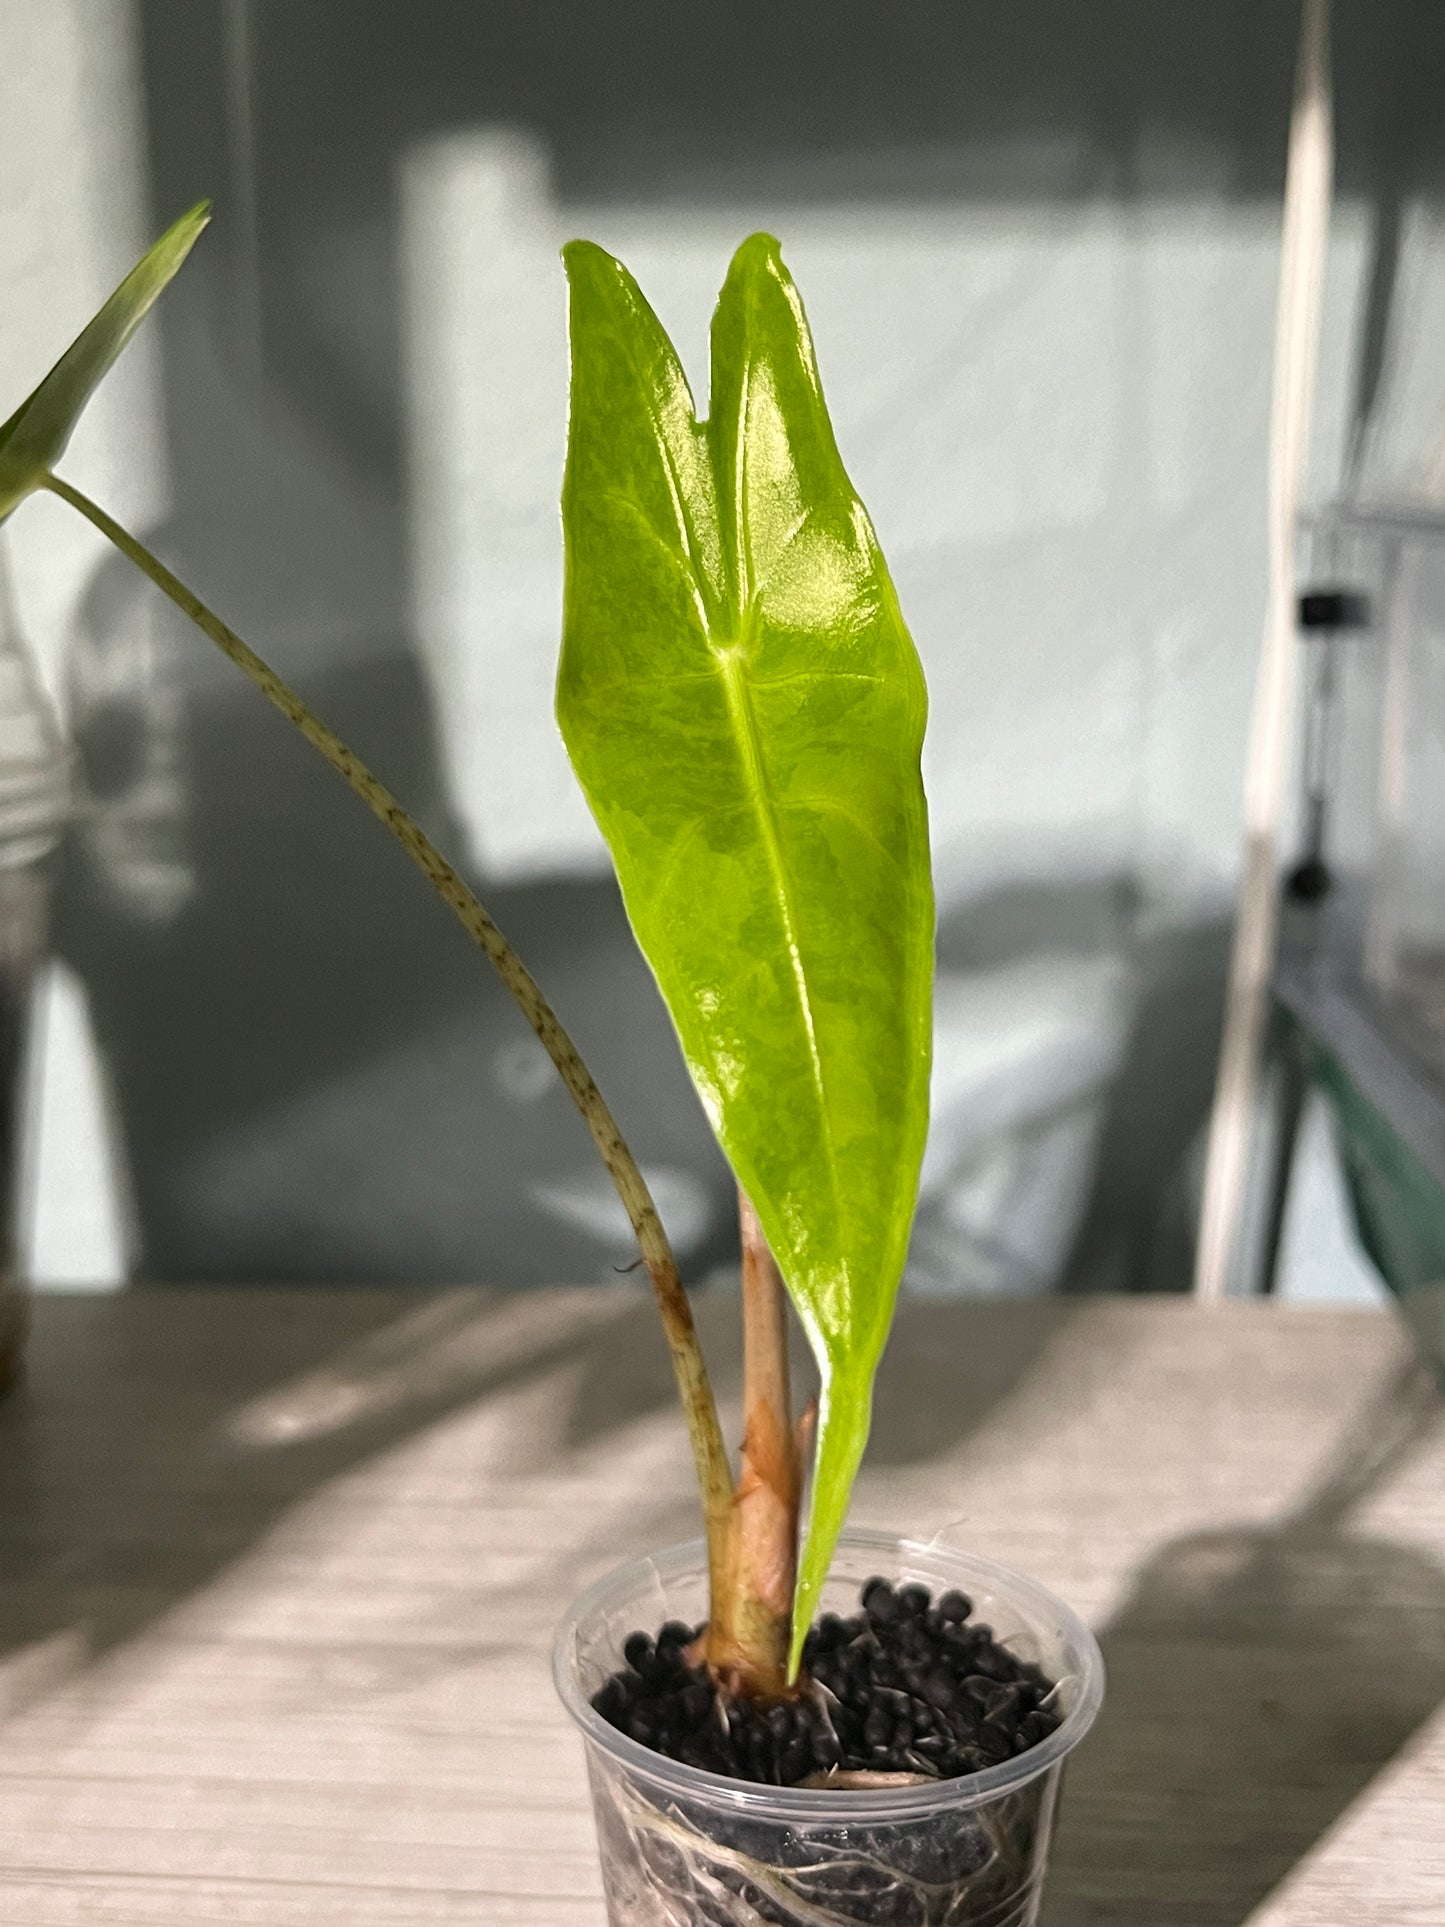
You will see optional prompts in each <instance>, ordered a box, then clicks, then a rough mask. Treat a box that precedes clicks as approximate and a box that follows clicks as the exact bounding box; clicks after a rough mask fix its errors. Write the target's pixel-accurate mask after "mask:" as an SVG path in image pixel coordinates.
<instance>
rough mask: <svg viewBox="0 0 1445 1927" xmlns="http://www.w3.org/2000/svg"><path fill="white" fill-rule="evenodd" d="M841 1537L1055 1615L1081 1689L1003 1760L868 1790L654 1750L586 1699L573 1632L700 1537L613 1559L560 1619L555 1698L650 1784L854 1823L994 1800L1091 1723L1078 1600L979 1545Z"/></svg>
mask: <svg viewBox="0 0 1445 1927" xmlns="http://www.w3.org/2000/svg"><path fill="white" fill-rule="evenodd" d="M839 1545H840V1547H848V1548H852V1549H856V1550H858V1551H867V1552H871V1553H875V1554H877V1555H878V1561H879V1565H880V1569H882V1568H883V1562H884V1561H885V1560H887V1559H893V1560H897V1561H899V1562H900V1563H903V1564H906V1563H907V1562H908V1561H909V1560H910V1559H912V1560H920V1561H921V1560H928V1561H931V1562H938V1563H941V1564H944V1565H947V1566H948V1567H950V1568H951V1569H952V1576H953V1577H956V1578H957V1580H958V1581H959V1583H960V1584H966V1582H967V1580H968V1579H970V1578H971V1579H972V1580H973V1582H974V1584H975V1587H977V1586H979V1585H980V1584H982V1585H984V1586H987V1587H988V1588H989V1589H990V1590H992V1591H993V1592H994V1593H996V1594H998V1595H999V1596H1000V1597H1004V1598H1007V1599H1009V1601H1010V1602H1011V1603H1013V1604H1016V1605H1018V1606H1019V1607H1020V1608H1021V1609H1022V1610H1023V1611H1024V1612H1025V1613H1028V1614H1029V1615H1030V1616H1032V1617H1037V1618H1039V1619H1042V1620H1046V1621H1052V1622H1053V1623H1054V1624H1055V1625H1056V1626H1057V1627H1058V1629H1059V1631H1060V1632H1061V1634H1062V1635H1063V1638H1064V1639H1065V1641H1066V1642H1067V1643H1068V1645H1069V1646H1070V1647H1072V1649H1073V1651H1074V1653H1075V1655H1076V1659H1077V1677H1078V1679H1079V1690H1078V1694H1077V1697H1076V1698H1075V1701H1074V1704H1073V1706H1072V1707H1071V1708H1070V1710H1069V1712H1068V1713H1067V1715H1066V1716H1065V1718H1064V1719H1063V1721H1062V1722H1061V1723H1060V1724H1059V1725H1058V1726H1057V1727H1056V1728H1055V1729H1054V1731H1053V1732H1052V1733H1050V1734H1049V1735H1048V1736H1047V1737H1046V1738H1044V1739H1042V1740H1040V1741H1039V1742H1038V1743H1037V1744H1036V1745H1034V1746H1031V1747H1030V1748H1029V1750H1028V1751H1027V1752H1026V1753H1021V1754H1018V1755H1016V1756H1015V1757H1014V1758H1013V1759H1010V1760H1004V1761H1002V1762H1001V1763H1000V1764H999V1765H997V1766H990V1767H984V1768H983V1769H982V1770H981V1771H980V1772H978V1773H963V1774H959V1775H957V1776H956V1777H955V1778H953V1779H949V1780H936V1781H930V1782H929V1783H928V1785H926V1786H909V1787H870V1788H868V1789H866V1790H864V1789H828V1788H822V1787H818V1788H812V1787H809V1788H800V1787H762V1786H759V1785H757V1783H756V1782H755V1781H751V1780H734V1779H731V1778H728V1777H727V1776H725V1775H723V1774H720V1773H706V1772H703V1771H702V1770H701V1769H700V1768H698V1767H692V1766H687V1765H685V1764H684V1763H683V1762H682V1761H681V1760H671V1759H668V1758H667V1756H666V1755H665V1754H661V1753H654V1752H653V1751H652V1750H651V1748H650V1747H645V1746H642V1745H640V1744H639V1742H638V1741H636V1740H634V1739H632V1738H631V1737H630V1736H629V1735H628V1734H626V1733H623V1732H620V1731H619V1730H618V1728H617V1727H615V1726H611V1725H609V1724H608V1722H607V1721H606V1720H604V1719H603V1718H602V1715H601V1714H600V1713H598V1712H596V1711H595V1710H594V1708H593V1707H592V1706H591V1705H590V1703H589V1702H588V1700H587V1698H586V1696H585V1694H584V1693H583V1692H582V1690H581V1687H580V1685H579V1683H578V1680H577V1675H576V1668H575V1666H574V1665H573V1655H574V1653H575V1648H576V1635H577V1631H578V1628H579V1627H580V1626H582V1625H583V1624H584V1623H585V1622H586V1621H587V1620H588V1619H589V1618H591V1617H592V1616H593V1615H594V1614H595V1613H597V1612H599V1611H601V1610H602V1609H603V1608H605V1607H606V1606H607V1605H608V1604H609V1603H610V1602H612V1601H614V1600H616V1601H618V1602H620V1601H622V1600H625V1599H626V1598H627V1596H628V1594H629V1592H631V1591H641V1590H642V1589H643V1587H644V1586H645V1585H646V1584H647V1582H648V1581H649V1580H652V1579H656V1580H659V1581H661V1582H662V1583H663V1584H664V1585H665V1584H666V1583H667V1581H668V1580H669V1579H676V1578H679V1577H681V1576H682V1574H683V1573H685V1572H689V1571H697V1570H699V1569H700V1568H701V1567H702V1566H703V1565H704V1564H705V1561H706V1547H705V1544H704V1542H703V1541H702V1540H701V1539H689V1540H687V1541H685V1542H684V1543H683V1544H681V1545H674V1546H668V1547H666V1548H665V1549H664V1550H662V1551H661V1552H656V1553H651V1554H644V1555H643V1556H642V1557H641V1558H638V1559H629V1560H628V1561H626V1563H625V1564H623V1565H621V1566H615V1567H614V1568H613V1569H612V1571H611V1572H609V1573H606V1574H604V1576H603V1577H602V1578H601V1579H599V1580H597V1581H596V1582H595V1583H594V1584H593V1585H591V1586H589V1587H588V1588H587V1590H586V1591H585V1592H583V1593H582V1594H580V1595H579V1597H578V1598H577V1599H576V1600H574V1601H573V1603H572V1606H571V1607H570V1609H569V1610H568V1612H567V1613H566V1615H565V1617H564V1618H563V1620H562V1622H561V1624H560V1625H559V1626H558V1628H557V1633H556V1637H555V1639H554V1641H553V1646H552V1678H553V1681H554V1683H555V1685H556V1688H557V1693H558V1697H559V1698H560V1699H561V1701H562V1704H563V1706H564V1707H565V1708H566V1709H567V1712H568V1713H569V1714H570V1716H571V1718H572V1719H573V1721H574V1722H575V1723H576V1725H577V1726H578V1727H579V1728H580V1730H581V1732H582V1734H583V1736H584V1738H585V1739H586V1740H587V1741H588V1742H589V1743H590V1744H591V1745H593V1746H596V1747H597V1748H598V1749H599V1750H600V1751H601V1752H603V1753H606V1754H609V1755H611V1756H612V1757H613V1758H614V1759H615V1760H617V1761H619V1762H620V1763H622V1764H624V1765H625V1766H626V1767H627V1769H628V1771H629V1772H630V1773H633V1774H636V1775H640V1776H642V1777H644V1778H646V1779H648V1780H650V1781H651V1782H652V1783H653V1785H654V1786H658V1787H662V1788H664V1789H665V1790H666V1791H667V1792H669V1793H671V1794H673V1795H675V1796H677V1797H680V1798H684V1799H688V1798H690V1799H693V1800H707V1801H711V1802H712V1803H713V1804H714V1805H717V1804H724V1805H727V1806H729V1807H731V1808H732V1809H733V1810H735V1811H739V1812H746V1813H749V1814H752V1815H754V1816H755V1817H757V1818H759V1819H770V1820H778V1821H783V1822H787V1821H799V1822H802V1821H806V1822H808V1823H810V1824H812V1825H816V1824H818V1823H819V1822H820V1821H824V1820H826V1819H827V1818H828V1817H829V1816H831V1817H832V1818H833V1819H835V1820H838V1821H842V1822H844V1823H846V1824H850V1825H856V1824H862V1823H864V1822H865V1821H866V1822H869V1823H875V1822H879V1821H895V1822H896V1821H900V1820H905V1819H910V1818H913V1819H919V1818H923V1817H924V1816H926V1815H928V1814H931V1813H935V1812H938V1811H939V1810H941V1809H944V1808H947V1809H949V1810H953V1811H963V1810H967V1809H970V1808H975V1807H982V1806H989V1805H992V1804H993V1802H994V1801H996V1800H999V1799H1001V1798H1003V1797H1004V1795H1006V1794H1009V1793H1016V1792H1017V1791H1018V1790H1019V1789H1020V1788H1021V1787H1024V1786H1027V1785H1028V1784H1029V1782H1030V1781H1032V1780H1036V1779H1038V1778H1039V1777H1040V1775H1041V1774H1044V1773H1047V1772H1048V1771H1049V1769H1050V1768H1051V1767H1053V1766H1054V1765H1056V1764H1057V1763H1058V1762H1059V1761H1061V1760H1062V1759H1063V1758H1064V1756H1065V1755H1066V1754H1068V1753H1070V1752H1072V1751H1073V1749H1074V1747H1076V1746H1077V1745H1078V1743H1079V1741H1080V1740H1082V1739H1083V1737H1084V1735H1085V1734H1086V1733H1087V1732H1088V1730H1089V1728H1090V1727H1091V1726H1092V1725H1093V1723H1094V1720H1095V1717H1096V1716H1097V1714H1098V1711H1099V1707H1100V1704H1101V1703H1102V1701H1103V1697H1104V1656H1103V1654H1102V1653H1101V1652H1100V1651H1099V1643H1098V1641H1097V1640H1096V1639H1095V1638H1094V1635H1093V1634H1092V1633H1091V1632H1090V1630H1089V1628H1088V1627H1087V1626H1086V1625H1085V1624H1084V1622H1083V1620H1082V1619H1080V1618H1079V1616H1078V1614H1077V1613H1076V1612H1075V1611H1074V1610H1073V1608H1072V1607H1070V1606H1067V1605H1065V1604H1064V1602H1063V1600H1061V1599H1059V1598H1058V1597H1057V1596H1056V1595H1055V1594H1054V1593H1051V1592H1050V1591H1049V1590H1048V1588H1047V1587H1046V1586H1041V1585H1040V1584H1039V1583H1038V1581H1037V1580H1035V1579H1031V1578H1030V1577H1029V1576H1028V1574H1027V1573H1022V1572H1018V1571H1016V1570H1015V1569H1014V1568H1013V1567H1012V1566H1005V1565H1001V1564H1000V1563H999V1562H998V1561H997V1560H994V1559H986V1558H984V1557H982V1556H981V1555H979V1554H975V1553H966V1552H960V1551H958V1550H956V1549H955V1548H954V1547H952V1546H946V1545H939V1544H937V1543H933V1544H928V1543H926V1542H925V1541H923V1540H920V1539H905V1538H900V1537H897V1536H895V1535H894V1534H892V1533H887V1532H876V1531H868V1530H863V1529H857V1530H852V1529H848V1530H845V1531H844V1533H843V1535H842V1538H841V1539H840V1541H839Z"/></svg>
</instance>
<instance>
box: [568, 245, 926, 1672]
mask: <svg viewBox="0 0 1445 1927" xmlns="http://www.w3.org/2000/svg"><path fill="white" fill-rule="evenodd" d="M565 259H566V263H567V271H568V277H569V280H570V283H571V330H572V407H571V418H570V440H569V448H568V459H567V472H566V480H565V483H564V486H563V524H564V529H565V533H566V540H567V578H566V602H565V617H564V631H563V645H562V659H561V668H560V673H559V676H558V684H557V715H558V721H559V723H560V724H561V728H562V734H563V737H564V739H565V741H566V744H567V748H568V750H569V752H570V754H571V757H572V761H573V764H574V766H575V768H576V770H577V774H578V776H579V778H580V780H581V783H582V786H583V789H584V790H585V792H586V794H587V798H588V801H589V803H590V804H591V807H592V810H593V813H594V815H595V816H596V818H597V821H598V823H599V825H600V826H601V828H602V831H603V834H604V835H605V836H606V838H607V841H608V844H609V845H610V847H611V850H612V855H613V859H614V862H615V864H616V867H617V874H618V878H619V880H620V882H621V885H622V893H623V897H624V900H625V902H626V905H627V910H628V914H629V916H630V917H631V920H632V926H633V929H634V931H635V932H636V935H637V938H638V942H639V943H640V945H641V947H642V949H643V951H644V953H645V954H646V956H647V958H648V961H649V962H650V963H651V965H652V968H653V971H654V972H655V974H656V977H657V981H658V984H659V986H660V988H661V990H662V994H663V996H664V998H665V999H666V1002H667V1006H668V1009H669V1010H670V1012H671V1014H672V1018H673V1022H674V1023H675V1025H676V1027H677V1031H678V1035H679V1037H680V1039H681V1042H682V1047H683V1052H684V1055H685V1057H686V1060H687V1064H688V1068H689V1069H690V1071H691V1073H692V1077H693V1080H694V1082H695V1083H696V1085H697V1088H698V1091H699V1092H700V1094H701V1096H702V1099H703V1102H704V1104H705V1106H706V1108H707V1111H708V1114H709V1116H710V1118H711V1120H712V1123H713V1126H714V1128H715V1130H716V1132H717V1135H718V1138H719V1140H720V1142H721V1144H722V1147H723V1150H724V1152H725V1153H726V1155H727V1158H728V1160H729V1162H730V1164H731V1165H732V1168H733V1170H734V1172H735V1173H736V1175H737V1178H738V1181H739V1184H740V1186H741V1189H742V1191H743V1192H744V1194H745V1196H746V1198H747V1199H748V1200H750V1202H751V1206H752V1208H753V1209H754V1210H755V1211H756V1214H757V1219H758V1221H759V1223H760V1225H761V1229H762V1233H763V1234H764V1236H765V1238H766V1241H767V1244H768V1245H769V1246H770V1247H771V1250H772V1253H773V1255H774V1257H775V1258H776V1260H777V1264H778V1267H779V1269H780V1271H781V1273H782V1278H783V1281H784V1283H785V1284H786V1286H787V1289H788V1292H789V1293H790V1295H791V1297H792V1300H793V1303H794V1304H795V1306H796V1307H797V1310H798V1314H799V1316H800V1318H801V1320H802V1323H803V1326H804V1328H805V1330H806V1332H807V1335H808V1338H809V1340H810V1342H811V1345H812V1348H813V1351H814V1354H815V1357H816V1359H817V1363H818V1368H819V1372H820V1374H821V1383H822V1390H821V1405H820V1410H819V1415H818V1441H817V1456H816V1460H815V1464H814V1470H813V1484H812V1495H811V1505H810V1513H809V1521H808V1532H807V1538H806V1541H805V1544H804V1548H803V1553H802V1559H801V1567H800V1570H799V1576H798V1584H797V1592H796V1609H795V1610H793V1608H794V1601H793V1599H792V1598H787V1599H786V1600H784V1599H781V1598H775V1599H774V1601H773V1604H774V1607H775V1609H776V1615H777V1616H782V1615H783V1614H784V1613H786V1614H787V1616H788V1617H790V1618H791V1622H792V1637H791V1653H790V1666H791V1668H792V1669H795V1668H796V1665H797V1659H798V1654H799V1652H800V1649H801V1645H802V1640H803V1637H804V1635H805V1633H806V1631H807V1627H808V1625H809V1624H810V1622H811V1618H812V1613H813V1609H814V1607H815V1605H816V1603H817V1600H818V1595H819V1592H820V1590H821V1587H822V1583H823V1580H824V1578H825V1577H826V1574H827V1568H828V1562H829V1560H830V1558H831V1556H832V1552H833V1548H834V1545H835V1543H836V1541H837V1537H838V1532H839V1529H840V1527H841V1525H842V1523H843V1516H844V1513H845V1511H846V1509H847V1505H848V1499H849V1494H850V1492H851V1489H852V1484H853V1478H854V1474H855V1472H856V1470H857V1468H858V1462H859V1459H860V1457H861V1454H862V1451H863V1446H864V1441H865V1439H866V1437H867V1433H868V1421H869V1411H870V1406H871V1401H872V1391H873V1377H874V1372H875V1369H876V1367H877V1364H878V1360H879V1356H880V1354H881V1352H882V1350H883V1346H884V1342H885V1340H886V1338H887V1335H888V1329H889V1324H890V1322H891V1319H892V1314H893V1305H894V1299H895V1296H896V1294H897V1290H898V1282H899V1278H900V1275H901V1273H902V1270H903V1262H904V1258H905V1255H906V1252H907V1247H908V1236H909V1230H910V1227H911V1224H912V1220H913V1211H914V1204H915V1200H916V1197H917V1189H918V1170H919V1163H920V1159H921V1157H922V1153H923V1140H924V1133H925V1129H926V1125H927V1114H928V1070H929V1057H930V1040H931V1010H932V979H933V895H932V886H931V879H930V870H929V860H928V825H927V814H926V809H925V804H924V795H923V784H922V780H921V776H920V773H919V755H920V751H921V748H922V742H923V728H924V717H925V711H926V706H927V702H926V695H925V691H924V683H923V673H922V670H921V668H920V665H919V662H918V657H917V655H916V653H915V651H914V648H913V644H912V642H911V640H910V639H909V635H908V631H907V629H906V628H905V627H904V623H903V618H902V616H901V614H900V612H899V608H898V600H897V597H896V595H895V594H894V590H893V584H892V582H891V581H890V579H889V576H888V570H887V566H886V564H885V563H884V560H883V556H882V553H881V551H880V549H879V547H878V542H877V539H876V537H875V536H874V533H873V529H872V526H871V524H870V522H869V520H868V516H867V514H866V512H865V510H864V508H863V504H862V503H861V502H860V501H859V499H858V496H857V495H856V493H855V492H854V490H853V487H852V485H851V483H850V482H849V480H848V476H847V474H846V473H845V471H844V468H843V464H842V461H841V459H840V457H839V454H838V449H837V446H836V443H835V441H834V437H833V430H832V427H831V424H830V422H829V419H828V411H827V408H826V406H825V404H824V400H823V393H822V388H821V386H820V384H819V379H818V371H817V366H816V363H815V360H814V355H813V347H812V342H811V339H810V336H809V332H808V324H807V321H806V319H805V317H804V314H803V306H802V302H801V301H800V299H799V297H798V292H797V289H796V288H795V287H794V285H793V282H792V279H791V277H790V276H789V274H788V272H787V270H786V268H785V267H784V266H783V262H782V257H781V254H780V251H779V248H778V244H777V242H776V241H774V240H773V239H772V237H771V236H769V235H765V234H756V235H754V236H753V237H752V238H751V239H750V240H748V241H745V242H744V243H743V245H742V247H741V248H739V250H738V252H737V255H736V257H735V258H734V260H733V263H732V267H731V269H730V271H729V273H728V277H727V280H726V282H725V284H724V286H723V290H722V294H721V297H720V299H719V302H718V306H717V311H716V314H715V316H714V319H713V324H712V368H711V378H712V392H711V396H710V400H709V414H708V418H707V420H706V421H705V422H704V421H700V420H699V419H698V417H697V411H696V409H695V408H694V405H693V398H692V396H691V394H690V393H689V391H688V386H687V382H686V379H685V377H684V375H683V371H682V368H681V366H680V364H679V361H678V358H677V355H676V353H675V351H674V349H673V346H672V343H671V342H670V341H669V340H668V338H667V335H666V334H665V333H664V331H663V329H662V326H661V324H660V323H659V321H658V320H657V317H656V316H655V315H654V314H653V312H652V310H651V308H650V307H649V306H648V304H647V302H646V301H645V299H644V298H643V296H642V293H641V291H640V290H639V288H638V286H637V284H636V282H635V281H634V280H633V279H632V277H631V276H630V275H629V274H628V272H627V270H626V269H625V268H624V267H623V266H622V265H621V263H620V262H618V261H615V260H614V259H613V258H612V257H611V256H610V255H608V254H605V253H604V252H603V251H602V250H601V249H600V248H598V247H594V246H592V245H591V244H590V243H587V242H580V241H579V242H574V243H572V245H571V246H570V247H568V248H567V249H566V251H565ZM750 1336H752V1334H750ZM748 1427H749V1432H750V1433H751V1432H752V1431H753V1429H754V1416H753V1412H752V1411H751V1410H750V1412H749V1417H748ZM745 1449H746V1448H745ZM784 1469H785V1470H786V1468H784ZM740 1496H741V1495H740ZM787 1529H788V1528H787V1527H786V1526H780V1527H779V1530H780V1531H784V1532H786V1530H787ZM760 1558H761V1563H762V1565H763V1567H764V1568H765V1569H766V1570H765V1573H764V1584H766V1583H767V1582H768V1579H769V1578H770V1577H771V1576H773V1575H775V1574H776V1572H777V1569H778V1566H779V1563H780V1561H779V1559H778V1557H777V1555H776V1553H773V1552H771V1551H770V1550H769V1549H768V1548H767V1547H766V1546H764V1547H763V1548H762V1549H761V1553H760ZM749 1605H750V1602H749V1600H748V1599H747V1598H746V1597H744V1598H742V1599H735V1600H734V1601H733V1602H732V1609H733V1610H734V1611H736V1612H743V1613H746V1612H747V1611H748V1610H749ZM725 1610H726V1609H725V1608H724V1607H723V1602H719V1601H716V1600H715V1601H714V1621H713V1636H714V1647H713V1657H714V1660H715V1663H721V1664H726V1661H724V1660H723V1659H722V1656H721V1654H720V1653H719V1651H718V1649H717V1643H716V1642H717V1641H718V1640H720V1639H722V1638H727V1637H735V1636H736V1629H734V1628H732V1627H726V1628H723V1627H720V1625H719V1619H720V1617H721V1616H722V1613H723V1612H724V1611H725ZM743 1643H744V1645H745V1646H746V1645H747V1644H748V1643H749V1635H747V1634H744V1635H743ZM744 1658H745V1659H746V1655H745V1656H744Z"/></svg>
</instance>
